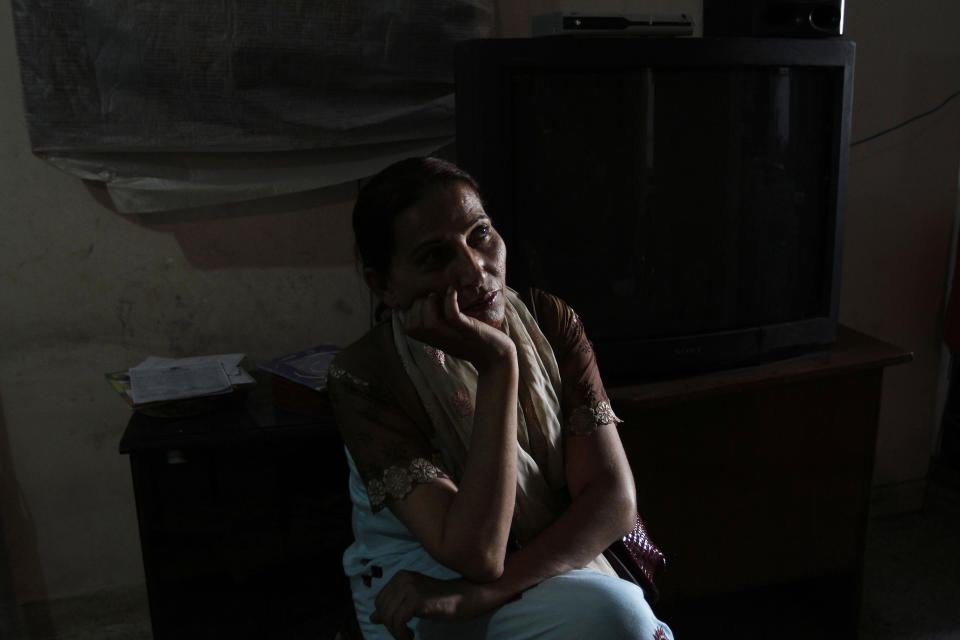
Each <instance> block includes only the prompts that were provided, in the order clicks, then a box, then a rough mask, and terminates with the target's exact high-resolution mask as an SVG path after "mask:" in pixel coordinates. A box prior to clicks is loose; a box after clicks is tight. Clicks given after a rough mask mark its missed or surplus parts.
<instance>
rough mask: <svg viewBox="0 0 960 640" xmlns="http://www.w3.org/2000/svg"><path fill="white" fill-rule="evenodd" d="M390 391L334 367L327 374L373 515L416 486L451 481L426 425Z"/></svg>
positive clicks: (343, 434)
mask: <svg viewBox="0 0 960 640" xmlns="http://www.w3.org/2000/svg"><path fill="white" fill-rule="evenodd" d="M388 386H389V385H385V384H383V383H382V382H380V381H379V380H375V379H370V378H368V377H365V376H363V375H358V374H355V373H353V372H351V371H349V370H347V368H345V367H343V366H341V365H340V364H339V363H337V362H336V361H334V362H333V363H331V365H330V367H329V368H328V370H327V389H328V392H329V394H330V402H331V405H332V406H333V410H334V415H335V416H336V419H337V425H338V426H339V428H340V434H341V436H342V438H343V441H344V444H345V445H346V446H347V449H348V450H349V451H350V456H351V457H352V458H353V461H354V464H356V466H357V472H358V473H359V474H360V478H361V479H362V480H363V483H364V486H365V487H366V490H367V497H368V498H369V500H370V507H371V508H372V509H373V511H374V512H377V511H379V510H380V509H382V508H383V507H384V506H386V505H387V503H388V501H389V500H403V499H404V498H406V497H407V495H409V494H410V492H411V491H412V490H413V488H414V486H416V485H417V484H424V483H428V482H432V481H433V480H435V479H436V478H447V477H449V476H448V475H447V473H446V472H445V471H444V469H443V467H442V463H441V462H440V457H439V453H438V452H437V451H436V450H435V449H434V447H433V446H432V445H431V443H430V438H429V434H428V433H426V432H425V431H424V429H423V425H420V424H418V423H417V420H416V419H414V418H413V417H411V416H410V415H409V414H408V413H407V412H406V411H404V409H403V408H402V406H401V403H400V402H399V401H398V400H397V398H396V397H395V396H394V395H393V393H392V392H391V390H390V389H389V388H387V387H388Z"/></svg>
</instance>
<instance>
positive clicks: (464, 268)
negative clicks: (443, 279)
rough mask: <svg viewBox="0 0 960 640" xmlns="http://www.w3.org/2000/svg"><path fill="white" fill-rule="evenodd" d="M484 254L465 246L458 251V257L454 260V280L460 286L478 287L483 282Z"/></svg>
mask: <svg viewBox="0 0 960 640" xmlns="http://www.w3.org/2000/svg"><path fill="white" fill-rule="evenodd" d="M483 268H484V258H483V255H482V254H480V253H478V252H476V251H474V250H473V249H471V248H470V247H463V248H461V250H460V251H458V252H457V259H456V260H454V262H453V270H454V273H453V280H454V284H456V286H457V287H458V288H461V287H477V286H480V285H482V284H483Z"/></svg>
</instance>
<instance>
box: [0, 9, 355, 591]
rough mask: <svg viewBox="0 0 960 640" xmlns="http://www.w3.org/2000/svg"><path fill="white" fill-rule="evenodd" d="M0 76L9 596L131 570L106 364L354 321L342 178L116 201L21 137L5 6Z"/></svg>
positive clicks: (0, 517) (284, 337) (0, 447)
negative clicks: (253, 199) (325, 183)
mask: <svg viewBox="0 0 960 640" xmlns="http://www.w3.org/2000/svg"><path fill="white" fill-rule="evenodd" d="M0 86H3V87H4V88H5V90H4V91H3V92H2V95H0V184H2V187H0V192H2V196H0V225H2V227H0V229H2V231H0V305H2V309H3V312H2V316H0V318H2V327H0V487H2V489H0V491H2V502H0V505H2V506H0V523H2V534H3V535H2V536H0V543H3V547H0V561H2V562H0V587H2V585H4V584H7V585H8V587H7V591H13V592H15V594H16V598H17V599H18V600H19V601H21V602H22V601H29V600H36V599H44V598H54V597H64V596H70V595H73V594H79V593H85V592H90V591H93V590H97V589H100V588H103V587H112V586H117V585H132V584H137V583H140V582H142V580H143V571H142V564H141V560H140V551H139V539H138V535H137V528H136V514H135V510H134V502H133V495H132V488H131V479H130V471H129V466H128V461H127V459H126V458H125V457H123V456H120V455H119V454H118V452H117V445H118V443H119V440H120V436H121V434H122V432H123V429H124V427H125V425H126V422H127V420H128V419H129V416H130V410H129V408H128V407H127V406H126V405H125V404H124V403H123V402H122V400H121V399H120V398H119V397H118V396H117V395H115V394H114V393H113V391H112V390H111V389H110V387H109V386H108V385H107V383H106V382H105V380H104V377H103V374H104V373H105V372H108V371H116V370H122V369H126V368H127V367H129V366H132V365H134V364H137V363H138V362H139V361H140V360H142V359H143V358H145V357H146V356H148V355H151V354H156V355H169V356H178V355H192V354H200V353H224V352H236V351H239V352H246V353H247V354H248V355H250V356H251V357H252V358H259V359H267V358H270V357H273V356H276V355H281V354H283V353H287V352H290V351H293V350H296V349H301V348H305V347H309V346H313V345H315V344H320V343H327V342H333V343H341V344H346V343H348V342H350V341H351V340H353V339H354V338H356V337H358V336H359V335H360V334H361V333H362V332H363V331H364V330H365V329H366V327H368V326H369V312H368V308H369V303H368V298H367V294H366V291H365V289H364V288H363V287H362V285H361V282H360V279H359V278H358V277H357V274H356V270H355V268H354V264H353V255H352V244H351V243H352V239H351V234H350V231H349V215H350V210H351V207H352V199H353V197H354V193H355V186H354V185H348V186H346V187H343V188H339V189H337V188H334V189H328V190H325V191H323V192H315V193H307V194H303V195H299V196H292V197H285V198H278V199H274V200H271V201H268V202H259V203H250V204H245V205H237V206H231V207H218V208H215V209H195V210H191V211H185V212H179V213H177V214H172V215H171V214H166V215H159V216H153V217H151V216H142V217H125V216H122V215H119V214H116V213H114V212H112V211H111V210H110V208H109V207H108V206H106V205H105V204H103V202H104V200H103V197H102V195H103V194H101V193H98V192H97V191H96V190H89V189H88V188H87V187H85V186H84V184H83V183H81V182H80V181H78V180H76V179H75V178H71V177H69V176H67V175H65V174H62V173H60V172H58V171H57V170H55V169H53V168H51V167H50V166H48V165H47V164H45V163H43V162H42V161H40V160H38V159H37V158H35V157H34V156H33V155H32V154H31V152H30V146H29V141H28V139H27V135H26V130H25V126H24V117H23V109H22V104H21V92H20V80H19V72H18V67H17V62H16V54H15V47H14V40H13V31H12V25H11V16H10V10H9V7H4V8H2V9H0ZM4 565H6V566H4ZM0 595H5V594H4V589H3V588H0Z"/></svg>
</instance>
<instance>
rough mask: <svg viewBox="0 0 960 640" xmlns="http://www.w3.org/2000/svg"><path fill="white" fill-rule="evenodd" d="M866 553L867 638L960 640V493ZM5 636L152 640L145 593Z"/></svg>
mask: <svg viewBox="0 0 960 640" xmlns="http://www.w3.org/2000/svg"><path fill="white" fill-rule="evenodd" d="M865 553H866V555H865V571H864V578H865V582H864V589H863V607H862V614H861V623H860V637H861V639H862V640H947V639H958V640H960V488H958V487H956V486H951V487H948V486H945V485H944V484H942V483H932V484H931V486H930V489H929V491H928V497H927V500H926V503H925V505H924V509H923V510H922V511H920V512H917V513H909V514H902V515H897V516H888V517H883V518H875V519H873V520H871V522H870V526H869V531H868V540H867V548H866V552H865ZM798 610H799V611H802V607H800V608H798ZM801 615H802V614H801ZM796 622H798V621H792V620H784V621H783V622H782V624H783V625H789V626H791V627H792V626H795V623H796ZM777 624H779V621H778V622H777ZM784 628H787V627H786V626H785V627H784ZM747 635H748V637H770V638H777V637H778V636H782V634H773V633H771V634H769V636H767V635H763V634H762V633H761V634H760V635H757V634H754V635H749V634H747ZM680 637H681V638H682V636H680ZM712 637H718V636H717V635H716V634H713V635H712ZM719 637H730V638H738V639H739V638H741V637H742V636H741V635H738V634H732V633H726V634H722V635H721V636H719ZM812 637H817V636H816V635H814V636H812ZM0 638H2V639H3V640H148V639H149V638H151V634H150V624H149V616H148V613H147V606H146V593H145V591H144V590H143V589H142V588H140V589H134V590H124V591H114V592H104V593H101V594H97V595H96V596H92V597H88V598H78V599H74V600H67V601H59V602H54V603H50V604H48V605H43V606H39V605H34V606H31V607H25V608H15V607H7V608H2V607H0Z"/></svg>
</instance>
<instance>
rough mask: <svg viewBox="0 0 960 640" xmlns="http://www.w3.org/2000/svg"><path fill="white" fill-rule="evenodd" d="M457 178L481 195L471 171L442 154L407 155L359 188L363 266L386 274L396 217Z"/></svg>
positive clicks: (356, 224)
mask: <svg viewBox="0 0 960 640" xmlns="http://www.w3.org/2000/svg"><path fill="white" fill-rule="evenodd" d="M457 182H462V183H464V184H466V185H468V186H469V187H471V188H472V189H473V190H474V191H476V192H477V194H478V195H479V193H480V189H479V187H478V186H477V181H476V180H474V179H473V177H472V176H471V175H470V174H468V173H467V172H466V171H464V170H462V169H460V168H459V167H458V166H456V165H455V164H453V163H451V162H448V161H446V160H441V159H440V158H431V157H426V158H407V159H406V160H401V161H399V162H396V163H394V164H392V165H390V166H389V167H387V168H386V169H384V170H383V171H381V172H380V173H378V174H377V175H375V176H373V177H372V178H371V179H370V181H369V182H367V183H366V184H365V185H364V186H363V187H362V188H361V189H360V193H358V194H357V202H356V204H355V205H354V207H353V235H354V238H355V240H356V251H357V257H358V258H359V259H360V261H361V262H362V263H363V266H364V267H369V268H371V269H373V270H374V271H376V272H377V273H381V274H386V273H387V272H388V271H389V268H390V257H391V255H392V253H393V240H394V238H393V223H394V220H395V219H396V217H397V216H398V215H399V214H400V213H401V212H403V211H404V210H406V209H409V208H410V207H412V206H413V205H415V204H417V203H418V202H420V201H422V200H423V199H424V198H425V197H426V196H427V195H428V194H429V193H431V192H432V191H434V190H435V189H439V188H443V187H448V186H450V185H452V184H456V183H457Z"/></svg>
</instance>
